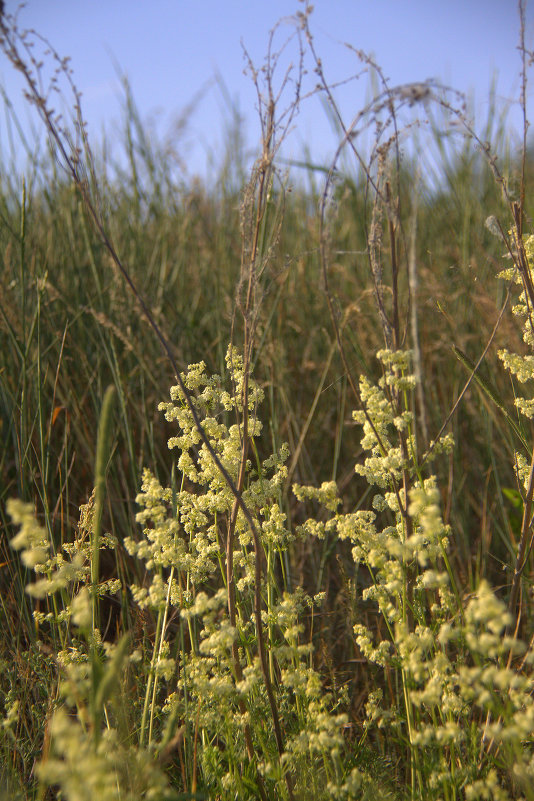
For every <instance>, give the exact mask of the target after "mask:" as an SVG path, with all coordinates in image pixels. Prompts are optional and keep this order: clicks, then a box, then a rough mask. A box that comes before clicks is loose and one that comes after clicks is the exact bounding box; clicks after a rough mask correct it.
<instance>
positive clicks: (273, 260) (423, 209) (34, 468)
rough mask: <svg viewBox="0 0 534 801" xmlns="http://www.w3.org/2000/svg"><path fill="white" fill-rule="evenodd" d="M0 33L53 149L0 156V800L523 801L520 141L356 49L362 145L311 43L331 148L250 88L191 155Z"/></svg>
mask: <svg viewBox="0 0 534 801" xmlns="http://www.w3.org/2000/svg"><path fill="white" fill-rule="evenodd" d="M301 30H302V33H303V40H304V41H305V42H306V43H307V44H306V47H308V48H309V53H310V54H311V57H314V55H315V54H314V49H313V38H312V37H311V34H310V31H309V29H308V17H307V16H306V15H305V16H304V17H302V19H301ZM2 37H3V40H2V47H3V50H4V52H5V53H6V54H7V55H8V56H9V57H10V58H11V61H12V63H14V65H15V66H17V63H18V67H19V68H22V71H23V73H24V74H25V75H26V77H27V78H28V80H29V83H28V87H29V92H30V95H32V93H33V102H34V103H35V104H37V105H38V106H40V108H41V114H42V119H43V124H44V125H45V128H46V129H47V131H48V133H49V135H50V136H51V140H52V152H51V153H50V154H48V155H45V156H39V158H38V157H37V156H35V157H34V158H33V159H31V160H30V161H29V163H28V168H27V171H26V177H25V180H24V182H22V181H18V180H17V179H16V178H15V175H16V173H15V171H14V169H13V167H12V165H10V164H9V156H8V154H4V164H3V165H2V169H1V171H0V173H1V175H2V179H1V181H0V243H1V251H2V254H3V269H2V270H1V271H0V354H1V356H0V359H1V361H0V430H1V436H0V526H1V540H0V549H1V551H0V563H1V566H0V570H1V572H0V587H1V596H0V597H1V606H0V616H1V623H0V625H1V631H2V636H1V637H0V666H1V670H0V717H1V719H2V725H1V727H0V797H1V798H6V799H8V798H9V799H11V798H12V799H32V800H33V799H41V800H43V801H44V799H55V798H58V799H69V801H80V800H81V799H86V798H87V799H89V798H91V799H95V798H98V799H103V801H111V799H132V801H133V799H139V798H147V799H164V798H175V799H178V798H181V799H189V798H191V799H193V798H198V799H202V798H205V799H208V798H209V799H221V801H222V799H224V800H225V801H226V800H227V799H228V801H230V799H240V800H241V799H248V798H250V799H252V798H261V799H273V801H274V799H289V800H291V799H310V800H312V799H313V801H315V800H316V799H317V800H319V799H323V798H324V799H327V798H335V799H360V798H361V799H365V798H372V797H379V798H392V799H406V798H409V799H421V800H422V799H424V801H428V800H429V799H436V800H437V799H446V800H447V801H452V799H464V798H465V799H468V800H469V801H471V799H479V798H480V799H492V801H493V800H494V801H501V799H508V798H527V799H531V798H533V797H534V790H533V789H532V787H533V784H532V778H533V774H534V751H533V738H534V703H533V700H532V675H533V674H532V662H533V659H534V656H533V651H532V647H531V642H532V639H533V637H534V619H533V614H532V603H531V600H532V580H533V577H534V563H533V557H532V555H531V545H532V528H531V522H532V515H533V510H532V505H533V499H534V455H533V454H534V451H533V447H534V446H533V437H532V435H533V431H532V426H531V422H530V421H531V418H532V416H533V414H534V409H533V407H532V404H533V401H532V392H531V390H530V387H531V382H532V379H533V378H534V366H533V364H532V355H531V350H532V345H533V342H534V331H533V329H532V319H531V311H532V306H534V284H533V270H534V240H533V239H530V238H529V236H530V234H531V232H532V225H531V220H532V207H531V200H530V197H531V192H530V186H531V185H532V178H533V175H532V173H533V170H534V166H533V164H534V163H533V161H532V159H531V154H530V153H529V151H528V149H527V147H526V140H525V142H524V154H522V153H515V152H510V151H509V150H508V149H507V138H506V130H507V128H506V120H505V119H501V118H499V117H498V116H497V115H496V113H495V112H494V111H490V114H489V117H488V119H487V120H486V121H485V123H484V124H483V125H481V124H480V123H476V124H475V123H471V122H469V117H468V114H467V112H466V111H465V110H464V109H462V107H461V104H460V103H459V99H458V98H457V97H456V96H454V95H446V94H443V92H442V91H441V90H440V89H439V87H436V86H434V85H430V84H429V85H425V86H422V87H420V88H419V89H418V90H417V91H418V92H419V96H417V97H414V96H413V91H414V90H413V88H412V89H410V92H411V93H412V94H410V93H409V92H408V90H405V91H404V92H397V93H396V94H388V89H387V86H386V85H385V84H381V83H380V81H381V74H380V72H379V71H377V69H375V70H374V78H375V80H376V81H377V82H378V86H379V93H378V95H377V98H378V99H377V100H376V102H375V103H374V104H371V105H370V106H369V108H368V110H367V113H366V115H363V116H362V119H361V120H358V125H366V126H367V128H368V129H369V130H374V129H375V126H376V122H377V120H381V122H382V123H383V128H382V129H381V130H382V133H381V138H380V139H378V140H377V141H376V142H375V146H374V147H373V148H372V149H371V151H370V152H369V153H367V155H366V156H365V158H364V154H362V153H360V151H359V150H358V149H357V140H356V139H354V137H352V135H351V133H352V132H351V129H350V128H347V127H345V123H344V122H343V120H341V119H339V118H337V117H336V114H337V109H336V106H335V102H334V99H333V96H332V95H331V94H330V90H329V87H328V85H327V84H326V83H321V82H322V81H323V80H324V79H323V75H322V72H321V69H320V62H319V61H317V62H316V66H317V77H318V81H319V85H320V86H321V90H320V91H321V92H322V93H323V95H324V97H325V100H326V102H330V103H331V106H330V109H331V113H332V118H333V120H334V119H336V120H337V122H336V125H337V126H338V129H339V136H340V142H341V143H342V145H343V146H342V147H340V152H339V155H338V158H337V161H336V163H335V164H333V165H324V169H317V168H316V167H314V166H313V165H311V164H310V165H308V167H307V168H305V169H302V168H301V169H300V170H298V171H296V170H287V169H286V167H285V166H280V165H279V162H278V160H277V159H278V150H277V143H278V141H279V139H280V137H281V138H283V133H284V125H285V124H286V123H287V118H285V120H284V119H282V120H280V118H279V117H278V116H277V111H278V110H277V107H276V104H275V103H274V102H272V103H271V102H266V104H265V105H264V106H263V107H262V108H261V109H260V112H261V114H262V115H263V116H262V120H261V121H262V125H263V133H264V136H263V150H262V152H261V153H259V154H257V155H258V157H257V160H256V161H255V162H254V163H253V164H252V163H251V165H250V171H249V172H248V173H247V174H246V175H245V174H244V172H243V164H244V163H245V162H246V155H245V154H244V153H243V152H242V151H241V150H239V148H237V149H236V143H238V142H240V141H241V136H240V132H239V130H237V129H236V130H234V131H232V132H229V134H228V152H227V153H226V154H224V155H223V157H222V158H221V160H220V165H219V168H218V172H216V171H215V172H214V174H213V175H212V176H211V180H210V182H209V184H206V185H204V184H202V183H201V182H200V181H196V182H194V183H193V184H191V183H186V182H184V181H183V180H182V179H181V177H180V175H179V174H175V173H172V172H169V170H168V166H167V161H166V158H167V155H166V153H165V151H164V149H163V148H161V149H160V148H159V147H158V145H157V144H155V143H154V142H153V141H152V140H151V139H150V137H148V136H147V135H146V134H145V131H144V129H143V124H142V121H141V120H140V118H139V115H138V113H137V111H136V108H135V103H134V101H133V98H132V97H131V95H130V94H129V93H128V90H127V87H126V102H125V116H124V132H125V133H124V142H123V143H122V144H123V148H124V154H125V155H124V159H122V160H121V161H120V167H117V164H112V163H110V162H109V160H107V159H106V157H105V156H100V155H93V152H92V151H91V149H90V147H89V144H90V143H88V142H87V141H86V139H85V138H84V136H83V129H82V128H80V127H79V128H78V129H76V127H75V126H74V127H72V128H68V127H65V126H64V124H63V123H62V122H61V121H60V120H58V119H57V118H55V117H54V115H53V114H52V113H51V112H50V111H49V107H48V105H47V103H48V100H47V98H44V97H42V96H41V95H39V94H38V90H37V83H36V82H35V73H34V72H33V70H34V69H35V66H36V65H35V64H33V63H32V62H31V61H28V60H27V59H26V60H25V59H24V58H22V57H21V56H20V53H23V52H24V51H23V50H22V49H21V46H22V43H23V41H24V40H23V39H21V36H20V33H19V32H17V30H16V29H15V28H13V27H12V26H10V24H9V21H8V20H4V22H3V23H2ZM17 48H18V50H17ZM527 56H528V54H527V53H526V51H524V61H525V75H526V61H527ZM17 58H19V59H21V60H19V61H18V62H17ZM370 68H371V67H370ZM58 74H59V75H60V76H61V75H62V74H63V73H62V71H61V67H60V69H59V73H58ZM63 77H64V76H63ZM264 77H265V80H266V84H265V85H264V86H262V87H261V89H262V91H263V92H264V96H265V97H266V99H267V101H270V100H274V97H275V94H276V92H275V91H274V87H275V85H276V80H277V76H276V75H275V74H271V73H269V72H268V71H267V72H266V73H265V75H264ZM297 77H298V76H297ZM258 80H259V78H258ZM32 81H33V83H32ZM76 102H77V98H76V95H75V94H74V96H73V109H74V123H75V124H76V122H78V123H80V121H81V117H80V116H79V114H80V113H81V112H80V111H79V110H78V109H77V108H76ZM414 105H415V108H413V106H414ZM491 108H493V106H492V104H491V103H490V109H491ZM419 111H420V116H421V118H423V117H426V118H429V119H430V123H427V125H426V127H425V126H423V125H422V124H421V125H420V126H413V124H412V123H413V119H414V116H417V115H419ZM6 114H7V115H8V117H9V114H10V111H9V106H8V105H6ZM406 114H408V115H411V116H408V117H407V116H406ZM407 120H408V121H410V128H409V129H408V130H407V131H405V130H404V128H403V126H405V125H406V123H407ZM11 122H12V125H13V129H14V130H16V121H15V120H14V119H12V118H11ZM453 130H454V131H458V130H459V131H460V133H454V134H453V133H452V132H453ZM477 132H479V133H477ZM275 134H276V135H275ZM408 137H412V140H410V139H409V138H408ZM414 137H415V138H417V137H421V138H420V139H419V143H421V142H424V148H421V147H420V145H419V150H418V151H415V152H419V153H421V154H423V155H422V156H421V157H420V158H419V159H418V160H415V159H414V158H410V155H409V154H410V153H411V152H412V153H413V152H414V150H413V141H414V139H413V138H414ZM410 141H411V142H412V145H410ZM487 142H489V143H490V144H488V145H487V144H486V143H487ZM91 144H92V143H91ZM75 146H79V150H76V149H75ZM401 148H404V149H405V150H404V156H403V158H402V159H401V158H400V152H401ZM94 152H97V151H94ZM98 152H100V151H98ZM102 152H105V151H104V150H103V149H102ZM523 155H524V158H523ZM305 161H306V156H304V157H303V162H305ZM334 168H335V169H334ZM503 271H506V273H505V274H504V276H503V275H502V272H503ZM131 285H133V287H134V291H132V287H131ZM145 311H147V312H148V315H149V317H148V318H147V314H146V313H145ZM505 351H506V352H505ZM475 366H476V369H475ZM178 373H179V374H180V377H179V376H178ZM466 384H467V385H468V386H467V387H466ZM171 387H172V389H171ZM457 401H459V402H458V403H457ZM168 442H169V447H168V446H167V444H168Z"/></svg>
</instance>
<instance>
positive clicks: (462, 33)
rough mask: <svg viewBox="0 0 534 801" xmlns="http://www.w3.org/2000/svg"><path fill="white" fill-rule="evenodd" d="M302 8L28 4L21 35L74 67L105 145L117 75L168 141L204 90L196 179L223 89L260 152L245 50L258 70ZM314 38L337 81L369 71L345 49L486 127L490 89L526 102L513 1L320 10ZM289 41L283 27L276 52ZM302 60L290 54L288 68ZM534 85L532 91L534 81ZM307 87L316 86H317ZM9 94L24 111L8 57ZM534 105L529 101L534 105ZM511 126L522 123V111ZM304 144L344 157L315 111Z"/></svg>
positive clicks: (298, 138) (238, 0)
mask: <svg viewBox="0 0 534 801" xmlns="http://www.w3.org/2000/svg"><path fill="white" fill-rule="evenodd" d="M18 5H19V4H18V2H17V0H5V6H6V11H7V12H8V13H13V12H14V11H15V10H16V9H17V7H18ZM302 8H303V6H302V4H301V3H299V2H298V0H270V2H269V1H268V0H91V1H90V2H89V1H88V0H28V1H27V3H26V5H25V8H23V9H22V10H21V12H20V15H19V24H20V26H21V27H28V28H34V29H35V30H36V31H38V32H39V33H40V34H42V35H43V36H45V37H47V38H48V39H49V41H50V42H51V43H52V44H53V45H54V47H55V48H56V50H57V51H58V52H59V53H60V54H61V55H65V56H70V57H71V66H72V69H73V73H74V80H75V82H76V85H77V86H78V88H79V89H80V90H81V91H82V94H83V108H84V114H85V117H86V119H87V121H88V123H89V129H90V132H91V135H92V136H97V137H98V135H99V132H100V131H101V130H102V128H103V127H105V129H106V131H107V133H108V134H109V135H110V136H113V131H114V130H116V126H117V122H118V120H119V118H120V108H121V100H120V99H121V89H120V81H119V79H118V75H117V65H118V66H119V67H120V69H121V70H122V72H123V73H124V74H125V75H126V76H127V77H128V78H129V81H130V84H131V87H132V91H133V96H134V98H135V100H136V103H137V105H138V107H139V109H140V112H141V115H142V116H143V118H147V119H148V118H151V119H153V120H156V130H157V131H159V133H160V134H161V135H164V134H165V133H166V132H168V131H169V130H171V126H172V123H173V121H174V120H176V118H177V117H178V116H179V114H180V112H181V111H183V109H184V108H185V107H186V106H187V105H188V104H189V103H190V102H191V100H192V99H193V98H194V97H195V96H196V95H197V94H198V93H199V91H201V90H203V94H202V96H201V97H200V98H199V99H198V102H197V104H196V106H195V109H194V111H193V112H192V114H191V116H190V118H189V127H188V132H187V134H186V135H185V136H184V138H183V139H182V141H181V142H180V143H179V146H180V147H181V148H182V153H183V158H184V160H185V163H186V164H187V166H188V169H189V171H190V173H194V172H196V171H199V172H201V171H203V170H204V169H205V160H206V155H207V154H209V153H211V154H213V155H214V156H215V158H217V157H218V155H219V154H220V153H221V147H222V140H223V136H224V134H223V130H224V120H225V119H226V120H228V119H229V118H230V116H231V114H230V108H229V101H228V99H227V98H226V99H225V96H224V92H223V90H222V89H221V86H222V85H223V84H224V86H225V88H226V91H227V92H228V97H229V98H230V101H231V103H233V104H234V105H235V106H236V107H237V108H238V109H239V111H240V113H241V114H242V115H243V117H244V119H245V123H246V132H247V141H248V142H249V143H250V145H251V147H254V145H255V143H257V142H258V140H259V127H258V122H257V114H256V112H255V104H256V97H255V90H254V87H253V85H252V82H251V79H250V77H249V76H246V75H244V74H243V68H244V59H243V49H242V45H241V42H243V43H244V44H245V46H246V47H247V50H248V52H249V54H250V56H251V58H252V60H253V61H254V63H255V64H256V65H257V66H261V64H262V62H263V58H264V56H265V53H266V50H267V43H268V35H269V31H270V29H272V27H273V25H274V24H275V23H276V22H277V20H279V19H280V18H283V17H288V16H290V15H293V14H295V13H296V12H297V11H299V10H302ZM310 27H311V30H312V33H313V35H314V40H315V45H316V48H317V51H318V53H319V55H320V56H321V58H322V61H323V65H324V68H325V72H326V75H327V77H328V78H329V79H330V80H331V81H335V80H341V79H343V78H348V77H350V76H351V75H354V74H356V73H357V72H359V71H360V70H361V64H360V62H359V61H358V59H357V58H356V56H355V55H354V53H352V52H351V51H350V50H349V49H347V48H346V47H345V46H344V43H345V42H348V43H349V44H350V45H352V46H353V47H354V48H358V49H362V50H365V51H367V52H368V53H371V54H373V55H374V57H375V59H376V61H377V62H378V63H379V64H380V65H381V67H382V68H383V70H384V73H385V75H386V76H387V77H388V78H389V80H390V81H391V84H392V85H398V84H402V83H405V82H420V81H424V80H426V79H428V78H435V79H437V80H439V81H441V82H443V83H445V84H447V85H450V86H453V87H454V88H456V89H458V90H460V91H462V92H466V93H472V94H474V99H475V110H476V117H477V121H478V123H479V125H480V126H481V125H482V123H483V121H484V120H485V116H486V113H487V110H488V92H489V87H490V84H491V81H492V79H493V78H495V79H496V80H497V96H498V100H499V102H502V103H503V104H504V103H506V102H513V101H514V100H515V101H517V98H518V94H519V78H518V75H519V68H520V59H519V54H518V51H517V45H518V41H519V26H518V13H517V3H516V2H515V0H316V2H315V8H314V11H313V14H312V16H311V22H310ZM291 30H292V29H291V27H290V26H289V25H284V26H283V29H282V30H281V31H280V36H279V37H278V39H277V41H278V42H281V41H282V40H283V37H284V35H287V34H289V33H291ZM526 33H527V46H530V47H533V44H534V1H533V2H532V3H531V6H528V5H527V31H526ZM296 58H297V48H296V46H295V44H294V43H293V45H291V46H290V48H289V50H288V51H287V58H286V61H285V62H284V63H288V61H289V60H293V61H295V60H296ZM307 64H308V66H310V64H311V62H310V61H308V62H307ZM215 76H219V80H218V81H217V80H215ZM532 80H533V87H534V75H532ZM308 81H309V83H308V85H309V86H311V85H313V81H314V79H313V77H312V76H308ZM0 85H2V86H3V87H4V88H5V90H6V92H7V94H8V96H9V97H10V99H11V100H12V101H13V102H14V103H15V104H16V108H17V109H20V108H22V106H21V104H19V100H18V98H19V96H20V81H19V80H18V78H17V76H16V75H15V74H14V72H13V69H12V67H11V66H10V65H9V63H8V62H7V60H6V58H5V57H4V56H3V55H2V56H0ZM368 93H369V81H368V79H366V78H365V77H363V78H360V79H359V80H358V81H357V82H355V83H351V84H349V85H348V86H346V87H345V88H344V89H342V90H340V91H339V93H338V96H339V102H340V104H341V107H342V110H343V113H344V114H345V116H346V118H347V120H350V119H352V118H353V117H354V115H355V114H356V113H357V111H358V110H359V109H360V108H361V107H362V106H363V104H364V103H365V99H366V97H368ZM530 97H531V96H530V93H529V101H530ZM510 121H511V124H512V125H514V124H518V121H519V114H518V109H517V107H516V108H515V110H514V109H513V108H512V111H511V116H510ZM1 135H2V129H1V127H0V136H1ZM303 144H306V145H307V146H308V147H309V148H310V152H311V154H312V157H313V158H314V159H315V160H318V161H325V160H326V159H327V158H328V155H329V154H331V153H332V152H333V150H334V148H335V137H334V135H333V133H332V128H331V125H330V123H329V121H328V119H327V116H326V114H325V112H324V109H323V108H322V107H321V105H320V104H319V103H318V102H317V101H312V102H310V103H309V104H307V105H306V104H305V105H304V107H303V109H302V111H301V113H300V115H299V117H298V119H297V120H296V122H295V131H294V133H293V138H292V140H291V144H290V146H288V148H289V149H288V150H287V151H286V152H287V153H288V155H292V156H293V157H295V158H297V157H298V156H299V154H301V153H302V148H303Z"/></svg>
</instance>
